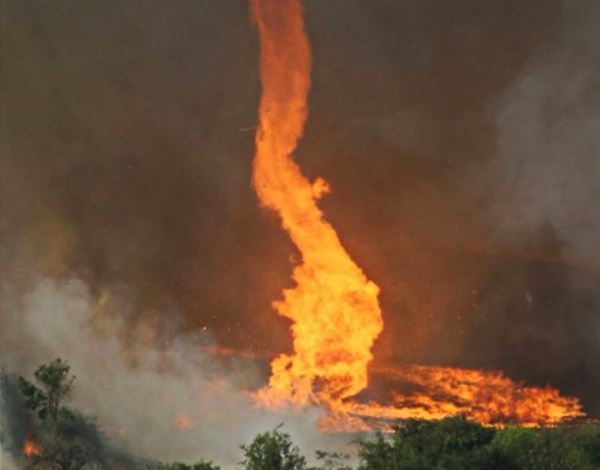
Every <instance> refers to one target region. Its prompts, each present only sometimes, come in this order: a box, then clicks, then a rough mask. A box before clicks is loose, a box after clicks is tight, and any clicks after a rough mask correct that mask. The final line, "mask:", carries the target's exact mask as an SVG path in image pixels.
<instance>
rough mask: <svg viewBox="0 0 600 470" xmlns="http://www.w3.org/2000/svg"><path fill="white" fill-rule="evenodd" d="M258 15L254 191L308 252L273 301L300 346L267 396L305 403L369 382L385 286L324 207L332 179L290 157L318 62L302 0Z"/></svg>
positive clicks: (259, 7) (334, 397)
mask: <svg viewBox="0 0 600 470" xmlns="http://www.w3.org/2000/svg"><path fill="white" fill-rule="evenodd" d="M252 12H253V17H254V20H255V21H256V24H257V26H258V30H259V33H260V46H261V59H260V77H261V82H262V97H261V100H260V109H259V117H260V125H259V129H258V132H257V134H256V156H255V159H254V188H255V189H256V192H257V194H258V197H259V199H260V201H261V203H262V204H263V205H264V206H266V207H268V208H270V209H273V210H275V211H276V212H277V213H278V214H279V216H280V218H281V224H282V226H283V228H284V229H285V230H286V231H287V232H288V234H289V235H290V237H291V239H292V241H293V242H294V243H295V245H296V246H297V247H298V250H299V251H300V253H301V255H302V261H301V263H300V264H299V265H298V266H296V267H295V269H294V273H293V278H294V280H295V282H296V286H295V287H294V288H293V289H286V290H285V291H284V298H283V300H280V301H277V302H275V303H274V307H275V308H276V310H277V311H278V312H279V314H280V315H283V316H285V317H287V318H289V319H290V320H291V321H292V332H293V336H294V353H293V354H292V355H281V356H279V357H277V358H276V359H275V360H274V361H273V363H272V376H271V379H270V383H269V387H270V390H269V392H268V393H267V395H269V397H270V398H271V399H275V400H277V399H285V400H288V401H290V402H293V403H295V404H299V405H302V404H306V403H308V402H310V401H319V402H326V403H334V402H336V401H339V400H342V399H344V398H347V397H350V396H353V395H355V394H356V393H358V392H359V391H360V390H362V389H363V388H365V387H366V385H367V365H368V363H369V361H370V360H371V358H372V355H371V346H372V345H373V342H374V341H375V338H377V336H378V335H379V333H380V332H381V330H382V328H383V321H382V318H381V310H380V308H379V302H378V299H377V296H378V293H379V288H378V287H377V286H376V285H375V284H374V283H373V282H371V281H369V280H368V279H367V277H366V276H365V274H364V273H363V272H362V271H361V269H360V268H359V267H358V266H357V265H356V263H355V262H354V261H353V260H352V258H351V257H350V255H348V253H347V252H346V250H345V249H344V247H343V246H342V243H341V242H340V239H339V237H338V235H337V233H336V231H335V229H334V228H333V227H332V226H331V224H329V223H328V222H327V221H326V220H324V218H323V213H322V212H321V210H320V209H319V207H318V206H317V200H318V199H319V198H320V197H321V196H322V195H323V194H324V193H325V192H327V190H328V186H327V183H326V182H325V181H324V180H322V179H317V180H316V181H314V182H311V181H309V180H308V179H307V178H306V177H305V176H304V175H303V174H302V172H301V171H300V168H299V167H298V165H297V164H296V163H295V162H294V159H293V153H294V150H295V149H296V145H297V143H298V140H299V139H300V137H301V136H302V133H303V129H304V123H305V121H306V117H307V95H308V91H309V88H310V72H311V63H312V60H311V52H310V46H309V43H308V39H307V37H306V33H305V31H304V23H303V17H302V6H301V4H300V2H299V1H297V0H285V1H279V0H277V1H275V0H266V1H265V0H254V1H253V2H252ZM265 398H267V397H266V396H265Z"/></svg>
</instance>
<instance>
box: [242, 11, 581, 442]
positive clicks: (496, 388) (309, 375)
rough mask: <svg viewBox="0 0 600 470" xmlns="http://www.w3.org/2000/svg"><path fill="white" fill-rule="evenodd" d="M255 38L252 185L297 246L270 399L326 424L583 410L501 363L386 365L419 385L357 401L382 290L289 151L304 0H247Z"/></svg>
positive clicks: (303, 95) (305, 68)
mask: <svg viewBox="0 0 600 470" xmlns="http://www.w3.org/2000/svg"><path fill="white" fill-rule="evenodd" d="M251 9H252V14H253V18H254V21H255V23H256V25H257V28H258V31H259V36H260V47H261V59H260V77H261V83H262V96H261V100H260V105H259V120H260V125H259V128H258V131H257V134H256V154H255V159H254V177H253V183H254V188H255V190H256V193H257V195H258V198H259V200H260V202H261V204H262V205H263V206H265V207H267V208H269V209H271V210H274V211H275V212H277V214H278V215H279V216H280V219H281V224H282V227H283V228H284V229H285V230H286V231H287V233H288V234H289V236H290V237H291V239H292V241H293V242H294V244H295V245H296V246H297V248H298V250H299V251H300V253H301V255H302V262H301V263H300V264H298V265H297V266H296V267H295V268H294V272H293V279H294V281H295V283H296V285H295V287H294V288H291V289H286V290H285V291H284V293H283V300H279V301H277V302H274V304H273V305H274V308H275V309H276V310H277V312H278V313H279V314H280V315H282V316H284V317H286V318H289V319H290V320H291V322H292V326H291V329H292V334H293V347H294V352H293V354H289V355H288V354H282V355H280V356H278V357H276V358H275V359H274V360H273V361H272V363H271V372H272V373H271V378H270V380H269V385H268V387H266V388H264V389H262V390H260V391H259V392H258V393H257V395H256V400H257V401H258V402H259V403H260V404H261V405H263V406H265V407H284V406H290V405H291V406H296V407H302V406H306V405H309V404H315V403H316V404H320V405H322V406H324V407H326V408H327V409H328V410H330V415H329V417H328V418H327V419H325V420H324V421H323V423H322V424H323V427H324V428H325V429H327V430H364V429H370V428H372V427H373V426H375V425H374V424H369V423H374V422H375V421H376V420H390V419H406V418H441V417H444V416H450V415H455V414H459V413H463V414H466V415H467V416H469V417H470V418H472V419H474V420H477V421H479V422H481V423H485V424H502V423H508V422H512V423H519V424H522V425H534V424H556V423H558V422H560V421H562V420H565V419H570V418H575V417H578V416H581V415H582V414H583V413H582V411H581V406H580V404H579V401H578V400H577V399H574V398H565V397H562V396H560V394H559V393H558V391H556V390H554V389H551V388H534V387H525V386H523V385H521V384H516V383H514V382H512V381H511V380H510V379H508V378H506V377H505V376H504V375H502V373H500V372H484V371H477V370H462V369H455V368H447V367H446V368H444V367H439V368H436V367H424V366H411V367H406V368H403V369H398V370H386V371H385V374H386V375H389V376H391V377H394V378H395V379H397V380H399V381H401V382H405V383H409V384H413V386H414V388H415V389H416V391H413V392H411V393H406V394H402V393H396V394H394V395H393V400H392V401H393V403H392V404H390V405H381V404H377V403H360V402H358V401H356V399H353V397H355V396H356V395H357V394H358V393H359V392H360V391H361V390H364V389H365V388H366V387H367V385H368V365H369V363H370V361H371V359H372V353H371V348H372V346H373V343H374V341H375V340H376V338H377V337H378V336H379V334H380V333H381V331H382V329H383V320H382V315H381V309H380V306H379V301H378V294H379V288H378V286H377V285H376V284H375V283H373V282H372V281H370V280H369V279H368V278H367V277H366V275H365V274H364V273H363V271H362V270H361V268H360V267H359V266H358V265H357V264H356V263H355V262H354V261H353V260H352V258H351V257H350V255H349V254H348V253H347V251H346V250H345V249H344V247H343V245H342V243H341V242H340V239H339V237H338V235H337V233H336V231H335V229H334V228H333V227H332V226H331V224H329V223H328V222H327V221H326V220H324V218H323V213H322V212H321V210H320V209H319V207H318V206H317V201H318V200H319V198H320V197H321V196H323V195H324V194H325V193H327V192H328V191H329V186H328V184H327V183H326V182H325V181H324V180H322V179H320V178H318V179H317V180H315V181H314V182H311V181H309V180H308V179H307V178H306V177H305V176H304V175H302V173H301V171H300V168H299V166H298V165H297V164H296V163H295V161H294V160H293V152H294V150H295V149H296V146H297V144H298V141H299V139H300V138H301V137H302V134H303V129H304V124H305V121H306V118H307V114H308V110H307V96H308V92H309V88H310V74H311V66H312V59H311V51H310V45H309V42H308V38H307V36H306V33H305V31H304V20H303V11H302V5H301V4H300V1H299V0H252V1H251Z"/></svg>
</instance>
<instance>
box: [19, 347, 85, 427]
mask: <svg viewBox="0 0 600 470" xmlns="http://www.w3.org/2000/svg"><path fill="white" fill-rule="evenodd" d="M70 370H71V366H69V364H67V363H66V362H65V361H63V360H62V359H60V358H58V359H55V360H54V361H52V362H50V363H48V364H42V365H41V366H39V367H38V368H37V370H36V371H35V373H34V376H35V379H36V381H37V383H38V384H39V386H38V385H35V384H33V383H32V382H30V381H29V380H27V379H25V378H23V377H19V385H20V388H21V393H22V394H23V398H24V399H25V406H26V407H28V408H29V409H31V410H33V411H37V413H38V416H39V418H40V419H42V420H46V419H50V420H51V421H52V423H53V424H57V423H58V419H59V416H60V410H61V404H62V402H63V401H64V400H65V399H66V398H68V397H69V395H70V393H71V390H72V388H73V381H74V380H75V377H74V376H69V371H70Z"/></svg>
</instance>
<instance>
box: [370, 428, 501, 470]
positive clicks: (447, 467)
mask: <svg viewBox="0 0 600 470" xmlns="http://www.w3.org/2000/svg"><path fill="white" fill-rule="evenodd" d="M495 432H496V431H495V430H494V429H490V428H486V427H484V426H481V425H479V424H476V423H472V422H470V421H467V420H466V419H464V418H462V417H456V418H445V419H441V420H437V421H424V420H408V421H406V422H405V423H403V424H402V425H401V426H398V427H397V428H396V429H395V432H394V434H393V435H392V436H391V437H386V436H384V435H382V434H376V435H375V436H374V437H373V438H370V439H367V440H364V441H362V442H361V443H359V452H358V455H359V459H360V463H361V465H360V467H359V468H360V469H362V470H433V469H439V470H442V469H443V470H455V469H456V470H468V469H489V470H492V469H503V470H504V469H506V470H508V469H509V468H512V467H510V462H508V461H507V459H506V458H504V456H503V455H501V454H500V452H498V451H497V450H496V449H494V448H493V447H492V446H491V445H490V443H491V442H492V440H493V438H494V434H495Z"/></svg>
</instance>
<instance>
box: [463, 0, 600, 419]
mask: <svg viewBox="0 0 600 470" xmlns="http://www.w3.org/2000/svg"><path fill="white" fill-rule="evenodd" d="M598 21H600V6H599V5H598V4H597V2H589V1H584V2H576V3H572V2H565V4H564V10H563V16H562V21H561V28H560V33H559V34H558V35H557V38H556V39H555V40H554V41H553V42H550V43H547V44H544V45H541V46H540V47H539V48H538V50H537V51H536V53H535V54H533V55H532V57H531V58H530V59H529V60H528V61H527V63H526V64H524V66H523V67H522V68H521V69H520V70H519V73H518V75H517V76H516V77H515V78H514V80H512V81H511V83H510V84H509V86H507V87H506V89H505V90H504V92H503V93H502V94H501V95H500V96H499V97H498V98H497V99H496V100H493V101H492V102H491V103H490V104H489V108H488V111H489V113H490V116H491V119H492V120H493V122H494V124H495V130H496V133H495V144H496V151H495V152H494V154H493V157H492V158H491V159H489V160H488V161H487V162H486V164H485V165H483V166H481V167H479V168H478V171H480V173H479V174H478V175H475V176H476V178H477V180H479V181H481V182H482V183H483V185H484V186H485V188H483V187H478V189H479V190H480V191H481V194H482V195H483V199H484V201H485V209H486V212H485V214H486V219H485V222H486V224H487V226H488V228H489V233H490V236H491V239H492V241H491V242H490V243H491V244H492V245H497V246H501V247H504V249H505V250H508V251H510V250H513V252H514V253H519V254H520V255H517V256H516V258H518V257H519V256H521V257H522V258H525V259H529V260H530V262H525V263H524V262H518V261H516V260H514V259H513V260H512V261H509V262H506V261H504V262H502V261H500V259H496V260H495V264H496V267H495V272H494V274H493V276H491V278H490V280H489V283H488V284H487V286H485V287H484V288H483V292H484V293H482V294H481V295H480V297H479V300H480V302H481V306H480V310H481V312H482V315H481V316H480V318H479V320H478V322H477V324H476V325H475V327H474V329H473V336H472V337H471V338H470V339H469V342H470V346H469V347H468V348H467V349H469V348H470V351H467V354H468V353H469V352H471V354H472V351H473V350H479V351H483V354H482V355H479V356H478V360H479V361H481V362H480V364H481V363H485V362H494V363H497V364H499V365H500V366H502V367H504V368H505V370H508V371H510V372H512V373H513V374H514V375H517V376H518V377H522V378H527V379H529V380H534V381H537V382H539V383H544V382H546V381H551V382H553V383H554V384H557V385H559V386H561V388H562V389H563V390H565V391H568V392H569V393H575V394H578V395H579V396H581V397H582V398H583V401H584V403H585V404H586V405H587V410H588V412H590V413H591V414H592V415H595V416H597V415H598V413H599V412H600V403H599V402H598V399H597V396H598V390H600V375H599V374H598V371H597V367H596V366H595V365H594V364H597V363H598V361H600V348H599V347H598V345H599V344H600V316H599V312H600V288H599V287H598V277H599V276H600V269H599V268H600V264H599V262H600V237H598V234H599V233H600V212H599V211H598V210H597V208H596V201H598V200H599V199H600V160H599V159H598V153H599V152H600V100H599V99H598V97H599V95H598V87H599V85H600V61H599V59H598V57H599V56H598V53H599V52H600V51H599V46H598V44H599V42H598V39H599V35H598V29H597V24H598ZM501 251H502V250H500V253H498V254H500V255H501ZM484 316H485V318H484ZM486 343H487V344H489V345H491V347H488V348H485V346H484V345H485V344H486ZM473 345H476V346H473Z"/></svg>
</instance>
